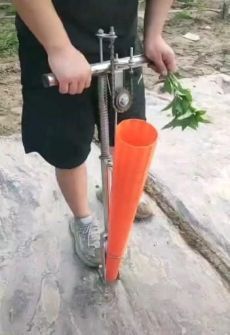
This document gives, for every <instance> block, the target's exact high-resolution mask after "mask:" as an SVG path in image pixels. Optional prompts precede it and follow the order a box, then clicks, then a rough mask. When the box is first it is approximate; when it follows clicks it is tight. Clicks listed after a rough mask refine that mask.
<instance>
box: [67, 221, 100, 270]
mask: <svg viewBox="0 0 230 335" xmlns="http://www.w3.org/2000/svg"><path fill="white" fill-rule="evenodd" d="M69 230H70V233H71V235H72V238H73V243H74V249H75V253H76V255H77V256H78V257H79V259H80V260H81V261H82V262H83V263H84V264H85V265H87V266H88V267H90V268H94V269H95V268H98V267H99V264H95V263H91V262H90V261H89V260H88V259H87V258H85V256H84V255H83V254H82V252H81V250H80V248H79V247H78V244H77V243H76V241H75V235H74V228H73V223H72V222H71V223H70V224H69Z"/></svg>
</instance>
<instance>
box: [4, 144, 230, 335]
mask: <svg viewBox="0 0 230 335" xmlns="http://www.w3.org/2000/svg"><path fill="white" fill-rule="evenodd" d="M98 156H99V152H98V149H97V147H95V146H94V145H93V146H92V154H91V157H90V159H89V163H88V165H89V178H90V185H91V187H90V201H91V205H92V207H93V208H94V211H95V212H96V213H97V215H98V217H99V218H101V216H102V208H101V206H100V204H99V203H98V202H97V200H96V197H95V186H96V185H97V184H98V183H99V182H100V175H99V171H100V169H99V161H98ZM0 158H1V165H0V185H1V192H0V335H26V334H32V335H40V334H42V335H51V334H52V335H53V334H55V335H64V334H65V335H76V334H77V335H88V334H95V335H97V334H98V335H108V334H109V335H140V334H146V335H152V334H154V335H182V334H183V335H185V334H186V335H207V334H208V335H229V334H230V318H229V315H230V295H229V291H228V289H227V288H226V287H225V286H224V284H223V282H222V280H221V278H220V277H219V275H218V274H217V273H216V272H215V271H214V270H213V268H212V267H211V266H210V264H209V263H208V262H207V261H206V260H204V259H203V258H202V257H201V256H200V255H198V254H196V253H194V251H192V250H191V249H190V248H189V247H188V246H187V245H186V244H185V242H184V240H183V239H182V238H181V236H180V235H179V234H178V231H177V230H176V228H175V227H174V226H173V225H172V224H171V222H170V221H169V220H168V219H167V218H166V217H165V215H164V214H163V213H162V212H161V211H160V210H159V209H158V208H157V207H156V208H155V211H156V215H155V217H154V219H153V220H152V221H150V222H146V223H141V224H135V226H134V230H133V234H132V240H131V243H130V247H129V250H128V253H127V257H126V259H125V262H124V264H123V267H122V271H121V280H120V281H118V282H117V283H116V284H115V285H112V286H108V287H104V286H103V285H102V284H101V282H100V280H99V278H98V274H97V272H94V271H89V270H88V269H87V268H85V267H84V266H83V265H82V264H81V263H80V262H79V260H78V258H77V257H75V256H74V254H73V249H72V242H71V237H70V234H69V230H68V219H69V218H70V216H71V215H70V211H69V210H68V208H67V206H66V205H65V203H64V200H63V198H62V197H61V195H60V192H59V190H58V189H57V186H56V183H55V180H54V176H53V170H52V168H50V167H49V166H48V165H47V164H46V163H44V162H43V161H42V159H41V158H40V157H39V156H38V155H36V154H34V155H33V154H32V155H29V156H25V155H24V153H23V149H22V146H21V143H20V140H19V139H14V138H8V139H6V138H0Z"/></svg>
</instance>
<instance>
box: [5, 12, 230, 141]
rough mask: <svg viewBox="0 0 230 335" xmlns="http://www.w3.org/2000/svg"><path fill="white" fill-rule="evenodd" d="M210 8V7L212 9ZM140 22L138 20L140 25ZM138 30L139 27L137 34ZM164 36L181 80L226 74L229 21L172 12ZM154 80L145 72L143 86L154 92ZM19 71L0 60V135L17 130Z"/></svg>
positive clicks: (228, 69)
mask: <svg viewBox="0 0 230 335" xmlns="http://www.w3.org/2000/svg"><path fill="white" fill-rule="evenodd" d="M212 8H213V7H212ZM142 21H143V20H142V19H141V18H140V22H142ZM141 30H142V28H141V27H140V32H141ZM188 32H191V33H194V34H198V35H199V37H200V40H199V41H197V42H193V41H190V40H187V39H185V38H184V37H183V35H184V34H186V33H188ZM164 35H165V38H166V40H167V41H168V42H169V44H170V45H171V46H172V47H173V49H174V51H175V53H176V55H177V61H178V68H179V72H180V74H181V75H182V76H183V77H192V76H202V75H207V74H213V73H218V72H222V73H228V74H229V73H230V40H229V36H230V22H229V21H228V22H226V21H225V22H224V21H222V20H221V19H220V15H219V14H218V13H216V12H214V11H202V10H201V9H199V8H198V10H197V9H196V11H195V12H194V11H191V12H189V11H187V10H186V11H185V12H184V11H183V12H174V13H172V14H170V18H169V20H168V22H167V25H166V27H165V30H164ZM157 80H158V78H157V76H156V75H153V74H152V72H150V70H149V69H145V83H146V87H147V88H148V89H154V85H155V83H156V81H157ZM20 89H21V88H20V71H19V66H18V62H17V58H16V57H11V58H3V59H1V60H0V135H10V134H13V133H15V132H19V131H20V118H21V90H20Z"/></svg>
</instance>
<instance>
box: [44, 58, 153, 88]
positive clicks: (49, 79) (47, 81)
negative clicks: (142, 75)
mask: <svg viewBox="0 0 230 335" xmlns="http://www.w3.org/2000/svg"><path fill="white" fill-rule="evenodd" d="M148 63H149V61H148V59H147V58H146V57H145V56H144V55H137V56H133V59H132V67H133V68H136V67H140V66H143V65H145V64H148ZM119 68H120V69H122V70H126V69H129V68H130V57H124V58H118V59H116V69H119ZM91 71H92V75H93V76H98V75H100V74H106V73H110V71H111V61H105V62H103V63H95V64H92V65H91ZM42 79H43V85H44V86H45V87H52V86H57V85H58V81H57V79H56V78H55V76H54V75H53V74H52V73H49V74H44V75H43V78H42Z"/></svg>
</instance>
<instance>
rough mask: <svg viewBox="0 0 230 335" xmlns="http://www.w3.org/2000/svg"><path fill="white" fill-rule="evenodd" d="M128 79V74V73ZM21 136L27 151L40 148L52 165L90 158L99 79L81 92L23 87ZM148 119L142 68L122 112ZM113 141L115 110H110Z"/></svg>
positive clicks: (73, 163) (66, 166) (74, 163)
mask: <svg viewBox="0 0 230 335" xmlns="http://www.w3.org/2000/svg"><path fill="white" fill-rule="evenodd" d="M126 77H127V80H128V76H127V74H126ZM22 93H23V114H22V140H23V145H24V148H25V152H26V153H29V152H33V151H35V152H38V153H39V154H40V155H41V156H42V157H43V158H44V159H45V160H46V161H47V162H49V163H50V164H51V165H53V166H55V167H57V168H61V169H71V168H74V167H77V166H79V165H81V164H82V163H83V162H84V161H85V160H86V158H87V156H88V154H89V152H90V147H91V142H92V139H93V136H94V133H95V125H97V126H99V114H98V95H97V80H96V78H94V79H93V81H92V85H91V87H90V88H89V89H87V90H86V91H84V92H83V93H82V94H80V95H74V96H72V95H61V94H59V92H58V89H57V88H56V87H53V88H48V89H47V88H42V87H39V88H38V87H35V88H25V87H24V88H23V90H22ZM130 118H135V119H145V94H144V83H143V77H142V71H141V69H135V70H134V75H133V104H132V107H131V108H130V110H129V111H127V112H125V113H123V114H119V116H118V122H121V121H122V120H124V119H130ZM109 119H110V120H109V128H110V145H111V146H113V144H114V111H113V110H109Z"/></svg>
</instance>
